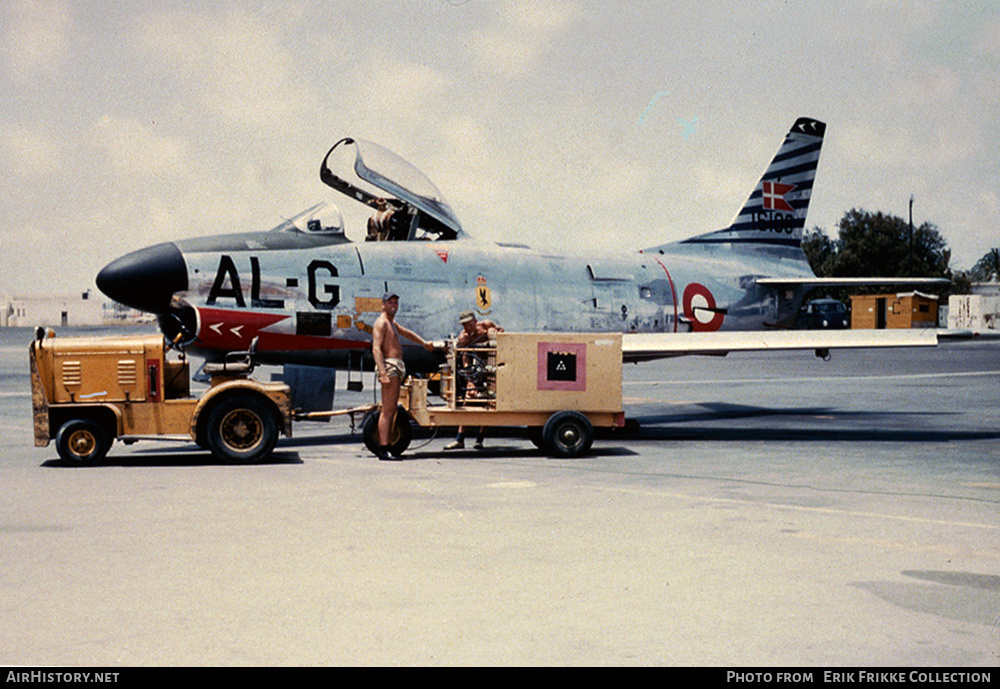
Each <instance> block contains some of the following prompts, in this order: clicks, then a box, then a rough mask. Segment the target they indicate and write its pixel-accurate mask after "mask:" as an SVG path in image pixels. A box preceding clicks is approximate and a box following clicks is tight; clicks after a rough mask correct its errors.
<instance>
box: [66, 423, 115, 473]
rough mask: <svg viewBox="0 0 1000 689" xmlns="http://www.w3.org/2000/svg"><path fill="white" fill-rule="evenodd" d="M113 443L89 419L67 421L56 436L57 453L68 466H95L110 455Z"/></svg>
mask: <svg viewBox="0 0 1000 689" xmlns="http://www.w3.org/2000/svg"><path fill="white" fill-rule="evenodd" d="M110 445H111V443H109V442H108V439H107V436H106V435H105V433H104V431H103V430H101V427H100V426H98V425H97V424H96V423H94V422H93V421H89V420H87V419H73V420H71V421H67V422H66V423H64V424H63V425H62V426H61V427H60V428H59V432H58V433H57V434H56V451H57V452H58V453H59V457H60V458H61V459H62V460H63V461H64V462H66V463H67V464H75V465H76V466H93V465H94V464H97V463H99V462H100V461H101V460H102V459H104V456H105V455H106V454H107V453H108V448H109V447H110Z"/></svg>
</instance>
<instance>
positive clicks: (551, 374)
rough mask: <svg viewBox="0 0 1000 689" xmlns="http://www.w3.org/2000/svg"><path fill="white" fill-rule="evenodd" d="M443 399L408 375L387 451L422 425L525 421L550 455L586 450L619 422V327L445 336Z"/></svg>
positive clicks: (367, 429) (367, 434) (371, 425)
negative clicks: (598, 432)
mask: <svg viewBox="0 0 1000 689" xmlns="http://www.w3.org/2000/svg"><path fill="white" fill-rule="evenodd" d="M447 351H448V353H447V359H448V362H447V364H446V365H445V366H444V367H443V369H442V372H441V393H440V396H441V402H436V401H435V402H433V403H432V402H431V401H429V399H428V382H429V381H428V380H425V379H417V378H409V379H408V380H407V382H406V384H405V385H404V387H403V391H402V395H401V397H400V409H399V413H398V414H397V418H396V425H395V428H394V429H393V438H392V439H391V442H390V446H389V449H390V451H392V452H394V453H396V454H401V453H402V452H403V451H404V450H405V449H406V448H407V446H409V444H410V441H411V438H412V433H413V429H412V427H411V425H410V424H411V422H412V423H415V424H416V425H418V426H421V427H428V428H437V427H445V426H447V427H455V426H465V427H466V428H473V427H478V426H487V427H489V426H494V427H496V426H507V427H525V428H526V429H527V432H528V437H529V438H530V439H531V440H532V442H533V443H534V444H535V445H536V446H537V447H539V448H541V449H543V450H545V451H546V452H549V453H550V454H552V455H554V456H559V457H573V456H577V455H581V454H584V453H586V452H587V451H588V450H589V449H590V447H591V444H592V442H593V440H594V429H595V428H622V427H624V426H625V414H624V410H623V406H622V337H621V335H620V334H614V333H600V334H586V333H583V334H579V333H506V332H505V333H497V334H496V337H495V339H494V340H491V341H489V342H488V344H487V346H485V347H472V348H467V349H463V348H457V347H455V346H454V343H453V342H452V343H449V346H448V350H447ZM377 417H378V414H377V411H372V412H371V413H369V414H368V416H367V417H366V418H365V420H364V421H363V425H362V433H363V436H364V440H365V444H366V445H367V446H368V448H369V449H371V450H372V451H373V452H374V451H375V450H376V449H377V446H378V441H377V421H378V418H377Z"/></svg>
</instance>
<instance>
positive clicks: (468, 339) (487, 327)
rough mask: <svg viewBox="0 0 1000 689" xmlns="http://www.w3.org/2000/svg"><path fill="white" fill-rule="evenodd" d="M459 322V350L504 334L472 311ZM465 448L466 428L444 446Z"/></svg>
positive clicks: (477, 445) (479, 445)
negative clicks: (497, 334) (460, 329)
mask: <svg viewBox="0 0 1000 689" xmlns="http://www.w3.org/2000/svg"><path fill="white" fill-rule="evenodd" d="M458 322H459V323H461V324H462V334H461V335H459V336H458V339H457V340H456V342H455V346H456V347H458V348H460V349H461V348H464V347H475V346H477V345H482V344H485V343H486V341H487V340H489V338H490V333H491V332H496V333H502V332H503V328H501V327H500V326H499V325H497V324H496V323H494V322H493V321H491V320H485V319H484V320H478V319H477V318H476V314H474V313H473V312H472V311H463V312H462V313H460V314H459V315H458ZM483 431H484V429H483V428H482V427H480V428H479V433H478V435H476V443H475V445H473V447H475V448H476V449H477V450H482V449H483ZM464 447H465V428H464V427H462V426H459V427H458V435H456V436H455V439H454V440H453V441H451V442H450V443H448V444H447V445H445V446H444V449H446V450H460V449H462V448H464Z"/></svg>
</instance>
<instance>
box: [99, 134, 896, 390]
mask: <svg viewBox="0 0 1000 689" xmlns="http://www.w3.org/2000/svg"><path fill="white" fill-rule="evenodd" d="M824 134H825V125H824V124H823V123H822V122H819V121H817V120H812V119H808V118H800V119H798V120H797V121H796V122H795V124H794V125H793V126H792V128H791V129H790V130H789V132H788V134H787V135H786V136H785V139H784V141H783V143H782V144H781V146H780V147H779V149H778V152H777V154H776V155H775V156H774V158H773V159H772V160H771V162H770V164H769V165H768V166H767V168H766V169H765V171H764V173H763V175H762V176H761V178H760V180H759V181H758V182H757V183H756V185H754V187H753V189H752V190H751V193H750V195H749V197H748V198H747V200H746V201H745V203H744V204H743V206H742V208H741V209H740V211H739V212H738V213H737V215H736V218H735V219H734V220H733V222H732V223H731V224H730V225H729V226H728V227H726V228H724V229H721V230H718V231H715V232H709V233H703V234H695V235H694V236H692V237H690V238H689V239H685V240H682V241H674V242H668V243H664V244H657V245H653V246H650V247H648V248H646V249H643V250H641V251H639V252H629V253H621V252H615V251H614V250H613V249H612V250H609V251H606V252H604V253H603V254H601V255H597V254H596V253H595V254H594V255H580V254H572V253H569V252H567V253H565V254H553V253H546V252H541V251H536V250H533V249H531V248H530V247H528V246H525V245H523V244H520V243H516V239H517V238H516V237H514V238H512V239H513V240H514V241H513V242H512V243H490V242H481V241H477V240H475V239H474V238H473V237H471V236H470V235H469V234H467V233H466V231H465V229H464V228H463V227H462V225H461V223H460V222H459V220H458V218H457V216H456V215H455V213H454V211H453V210H452V208H451V206H449V205H448V203H447V202H446V201H445V200H444V197H443V196H442V194H441V192H440V191H439V190H438V189H437V187H435V186H434V184H433V183H432V182H431V181H430V180H429V179H427V177H426V176H424V175H423V174H422V173H421V172H420V171H419V170H417V169H416V168H415V167H413V166H412V165H411V164H409V163H407V162H406V161H404V160H402V159H401V158H399V157H398V156H396V155H395V154H394V153H392V152H390V151H388V150H386V149H384V148H382V147H381V146H379V145H377V144H374V143H372V142H369V141H365V140H363V139H355V138H344V139H341V140H340V141H338V142H337V143H336V144H334V146H333V147H332V148H331V149H330V150H329V152H328V153H327V155H326V156H325V157H324V159H323V162H322V164H321V166H320V179H321V180H322V181H323V182H324V183H325V184H327V185H328V186H330V187H331V188H333V189H334V190H336V191H338V192H340V193H342V194H343V195H344V197H343V198H344V199H349V202H350V203H352V204H360V205H357V206H355V210H360V211H363V214H362V217H368V218H369V219H368V220H367V225H366V224H365V222H366V221H364V220H362V221H360V223H359V224H356V225H354V226H352V227H349V228H345V224H344V216H343V215H342V214H341V212H340V210H339V209H338V208H337V207H336V206H334V205H332V204H329V203H326V202H325V203H321V204H317V205H316V206H313V207H312V208H310V209H307V210H306V211H304V212H303V213H300V214H299V215H297V216H295V217H293V218H292V219H290V220H287V221H285V222H283V223H282V224H281V225H279V226H278V227H276V228H274V229H273V230H270V231H267V232H237V233H232V234H221V235H209V236H203V237H196V238H192V239H185V240H180V241H176V242H167V243H164V244H158V245H154V246H150V247H147V248H145V249H140V250H138V251H135V252H132V253H131V254H127V255H126V256H122V257H121V258H119V259H116V260H115V261H112V262H111V263H110V264H108V265H107V266H106V267H105V268H104V269H103V270H102V271H101V272H100V274H99V275H98V276H97V283H98V287H99V288H100V289H101V290H102V291H103V292H104V293H105V294H106V295H108V296H109V297H111V298H112V299H114V300H116V301H118V302H120V303H122V304H125V305H127V306H131V307H133V308H137V309H140V310H143V311H149V312H152V313H155V314H157V315H158V317H159V323H160V326H161V329H162V330H163V332H164V334H165V335H166V336H167V337H168V338H169V339H170V340H171V341H174V342H178V343H180V344H182V345H183V346H186V347H188V348H189V350H191V351H193V352H196V353H201V354H203V355H204V356H206V358H210V359H215V358H219V357H221V356H223V355H224V353H225V352H227V351H232V350H237V349H241V348H245V347H246V346H247V344H248V343H249V342H250V341H251V340H252V339H253V338H255V337H256V338H258V349H257V351H258V355H259V356H260V358H261V360H263V361H269V362H273V363H283V362H284V363H290V362H291V363H313V364H321V365H342V364H344V363H345V362H348V361H350V360H351V358H350V357H351V356H352V355H350V352H355V356H356V351H357V350H361V351H362V352H364V351H365V350H370V348H371V323H372V322H373V321H374V317H375V314H376V313H377V311H378V310H379V309H378V306H379V303H380V302H379V297H380V295H382V294H383V293H385V292H387V291H393V292H396V293H397V294H399V295H400V297H401V300H400V310H399V313H398V314H397V318H398V319H399V320H400V322H402V323H404V324H405V325H407V327H410V328H411V329H413V330H415V331H416V332H418V333H420V334H421V335H422V336H423V337H424V338H425V339H429V340H435V339H444V338H446V337H448V336H449V335H452V334H454V333H456V332H457V331H458V329H459V327H458V314H459V313H460V312H461V311H463V310H466V309H470V308H471V309H474V310H475V311H476V312H477V313H479V314H481V315H486V314H489V316H490V318H491V319H492V320H495V321H496V322H498V323H499V324H500V325H502V326H503V327H504V328H505V329H506V330H507V331H510V332H517V331H522V332H543V331H553V332H604V331H608V332H622V333H626V335H627V338H628V336H629V335H634V336H635V337H633V338H631V339H626V341H625V342H626V344H625V345H623V352H625V353H626V357H627V358H630V359H632V360H641V359H648V358H658V357H661V356H673V355H677V354H681V353H690V352H691V351H698V352H707V351H712V352H724V351H731V348H733V347H734V346H736V347H739V346H741V345H740V342H739V338H736V339H734V338H726V339H725V340H723V339H722V338H717V341H718V342H720V343H721V342H723V341H725V343H726V344H725V345H722V344H718V345H716V344H713V341H712V340H710V339H706V338H705V337H702V336H705V335H713V334H721V333H723V332H726V331H736V332H740V331H758V334H755V335H753V336H752V337H747V338H743V339H744V340H745V341H746V342H748V343H749V344H748V345H747V346H748V347H749V348H774V347H775V346H776V342H783V343H785V344H788V345H789V346H791V345H792V344H794V343H793V342H792V340H791V339H790V338H788V337H784V339H780V340H776V339H775V338H778V337H779V336H780V334H781V333H782V332H784V329H785V328H788V327H789V326H791V325H792V324H793V322H794V320H795V318H796V315H797V312H798V309H799V306H800V304H801V301H802V299H803V297H804V296H805V294H806V293H807V292H808V291H809V289H811V288H812V287H814V286H817V285H822V284H827V283H826V282H825V281H824V280H820V279H817V278H816V277H815V275H813V273H812V271H811V270H810V268H809V265H808V262H807V260H806V257H805V254H804V253H803V251H802V248H801V240H802V234H803V229H804V227H805V220H806V213H807V210H808V205H809V199H810V196H811V192H812V187H813V182H814V180H815V176H816V168H817V165H818V161H819V154H820V149H821V147H822V142H823V136H824ZM344 202H345V203H347V202H348V201H344ZM357 215H358V214H355V216H357ZM347 229H350V230H351V231H350V235H349V234H348V232H347ZM572 230H573V228H571V227H567V228H566V231H565V233H564V234H565V238H566V242H567V245H569V246H576V244H575V243H574V242H573V235H572ZM617 231H618V232H619V233H626V232H628V233H639V232H642V233H645V234H656V233H658V232H659V230H658V229H657V228H656V227H655V226H654V225H652V224H650V225H648V226H644V227H636V226H633V225H625V224H623V225H622V226H621V227H619V228H617ZM860 282H861V281H859V283H860ZM864 282H865V283H866V284H867V282H868V281H864ZM909 282H911V283H914V282H916V281H909ZM838 284H842V283H838ZM759 331H768V332H769V333H770V334H769V340H768V342H767V343H764V342H763V340H762V338H761V336H760V334H759ZM640 335H642V337H640ZM694 335H698V337H694ZM649 336H655V338H654V339H650V337H649ZM825 337H826V338H827V339H824V340H823V341H822V342H823V344H822V345H817V346H822V347H833V346H839V345H837V344H836V342H837V341H836V338H837V337H838V335H836V334H825ZM799 339H801V338H799ZM803 341H804V340H803ZM795 342H799V340H795ZM809 342H810V345H809V346H810V347H811V346H814V344H815V341H814V340H809ZM630 343H631V344H630ZM734 343H735V344H734ZM844 346H848V345H844ZM849 346H858V345H849ZM723 347H725V349H723ZM369 356H370V355H369ZM404 357H405V358H406V359H407V364H408V366H413V367H414V368H413V370H421V369H425V370H431V369H436V367H437V365H438V363H439V361H438V359H437V358H436V357H434V356H433V355H429V354H427V353H426V352H425V351H424V350H422V349H420V348H408V349H406V350H405V352H404ZM354 360H355V361H356V359H354Z"/></svg>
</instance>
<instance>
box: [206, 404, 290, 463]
mask: <svg viewBox="0 0 1000 689" xmlns="http://www.w3.org/2000/svg"><path fill="white" fill-rule="evenodd" d="M204 437H205V441H206V445H207V446H208V449H209V450H211V452H212V454H213V455H215V456H216V457H218V458H219V459H221V460H222V461H224V462H226V463H228V464H255V463H257V462H259V461H261V460H262V459H264V458H265V457H267V456H268V455H269V454H271V451H272V450H274V446H275V445H277V443H278V419H277V418H276V416H275V412H274V410H273V409H271V408H270V406H269V405H268V404H267V403H266V402H265V401H264V400H262V399H261V398H260V396H259V395H256V394H246V393H240V394H235V395H231V396H228V397H225V398H224V399H221V400H219V401H218V402H217V403H216V404H215V405H213V406H212V408H211V409H210V410H209V411H208V416H207V419H206V423H205V434H204Z"/></svg>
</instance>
